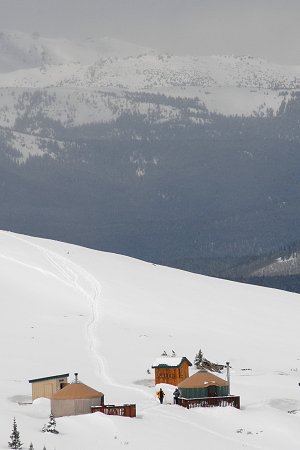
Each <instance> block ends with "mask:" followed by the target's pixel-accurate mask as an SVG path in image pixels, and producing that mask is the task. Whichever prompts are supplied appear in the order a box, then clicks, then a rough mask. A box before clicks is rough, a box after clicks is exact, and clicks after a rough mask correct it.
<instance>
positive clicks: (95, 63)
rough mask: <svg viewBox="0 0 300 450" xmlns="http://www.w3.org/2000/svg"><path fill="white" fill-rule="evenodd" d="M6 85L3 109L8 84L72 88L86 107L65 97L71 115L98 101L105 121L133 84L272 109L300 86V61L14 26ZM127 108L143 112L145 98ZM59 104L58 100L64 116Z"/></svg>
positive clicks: (7, 48) (240, 107) (1, 64)
mask: <svg viewBox="0 0 300 450" xmlns="http://www.w3.org/2000/svg"><path fill="white" fill-rule="evenodd" d="M0 87H1V101H0V107H1V109H2V111H3V110H6V109H7V108H8V109H9V110H10V111H11V109H12V105H11V104H10V103H11V101H10V100H9V99H7V89H8V88H11V89H10V90H9V92H10V94H11V95H13V96H15V95H16V96H17V97H18V95H19V93H18V90H17V91H16V88H18V89H22V90H23V89H26V90H29V91H30V90H32V89H43V90H48V89H50V88H51V89H52V90H53V89H55V91H56V93H57V96H58V97H59V98H60V99H61V98H62V96H64V95H65V94H64V93H65V91H66V90H69V94H70V93H71V97H73V94H74V95H75V97H80V98H81V99H82V101H81V102H82V103H83V106H82V108H80V107H79V106H78V104H76V98H75V100H74V102H73V101H72V98H71V99H68V101H67V99H66V98H65V99H64V107H65V109H66V110H67V113H66V115H68V114H69V115H70V114H71V115H72V112H73V111H74V110H76V111H78V112H77V113H76V115H77V116H82V115H85V116H86V115H88V116H89V119H87V118H86V117H85V119H84V120H89V121H91V122H92V121H94V120H95V119H96V117H95V114H94V113H93V108H96V109H97V111H98V121H103V120H106V119H107V118H111V117H114V118H115V117H117V116H118V114H120V110H122V104H123V103H124V101H126V99H125V98H124V97H125V94H126V93H128V91H129V92H147V93H155V94H158V93H159V94H164V95H167V96H171V97H182V98H185V97H188V98H198V99H199V100H200V101H201V102H202V103H204V104H205V105H206V106H207V108H208V110H209V111H216V112H220V113H223V114H240V115H241V114H244V115H251V114H266V113H267V112H268V111H270V110H272V111H273V112H274V113H276V112H277V111H278V109H279V107H280V105H281V103H282V101H283V100H284V99H285V100H286V99H287V98H288V92H287V91H290V90H294V89H298V88H299V87H300V66H280V65H277V64H272V63H268V62H266V61H264V60H262V59H257V58H251V57H248V56H211V57H192V56H173V55H161V54H159V53H157V52H155V51H153V50H149V49H147V48H144V47H139V46H137V45H133V44H128V43H125V42H122V41H117V40H113V39H109V38H104V39H92V38H89V39H86V40H83V41H80V42H77V41H70V40H67V39H50V38H42V37H41V36H39V35H38V34H37V33H34V34H32V35H28V34H24V33H19V32H18V33H17V32H15V33H1V35H0ZM70 90H71V91H70ZM283 91H284V92H283ZM61 92H63V93H62V94H61ZM75 92H76V94H75ZM116 93H117V96H118V97H119V98H120V101H119V104H117V105H116V103H115V102H114V96H115V95H116ZM99 95H100V96H101V97H103V96H105V97H109V98H110V99H112V102H113V106H112V107H110V105H108V102H106V104H103V101H100V103H99V101H98V100H97V98H99ZM91 97H92V99H93V100H92V101H91ZM15 107H16V108H17V105H15ZM81 109H83V110H88V113H87V114H84V113H82V112H81V111H80V110H81ZM128 109H129V110H130V111H133V110H138V111H142V109H141V108H140V105H139V103H138V102H137V103H135V104H134V105H133V106H132V105H130V107H129V108H128ZM60 110H61V107H60V101H58V104H57V109H56V110H55V113H57V115H58V117H60ZM16 114H19V111H18V109H17V111H16V112H15V115H16ZM13 115H14V114H13ZM166 118H167V119H170V117H169V115H168V113H167V114H164V113H162V116H161V119H162V120H166ZM9 120H10V119H9V118H8V121H9ZM62 120H63V118H62ZM2 123H3V121H1V124H2Z"/></svg>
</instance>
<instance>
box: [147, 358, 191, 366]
mask: <svg viewBox="0 0 300 450" xmlns="http://www.w3.org/2000/svg"><path fill="white" fill-rule="evenodd" d="M183 361H187V362H188V364H189V365H190V366H191V365H192V363H191V362H190V361H189V360H188V359H187V358H186V357H185V356H160V357H159V358H157V359H156V360H155V361H154V363H153V364H152V368H155V367H179V366H180V365H181V364H182V363H183Z"/></svg>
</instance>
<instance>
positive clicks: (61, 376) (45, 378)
mask: <svg viewBox="0 0 300 450" xmlns="http://www.w3.org/2000/svg"><path fill="white" fill-rule="evenodd" d="M68 376H69V374H68V373H63V374H62V375H53V376H52V377H44V378H33V379H32V380H28V381H29V383H35V382H37V381H44V380H54V379H55V378H66V377H68Z"/></svg>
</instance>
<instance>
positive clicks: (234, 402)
mask: <svg viewBox="0 0 300 450" xmlns="http://www.w3.org/2000/svg"><path fill="white" fill-rule="evenodd" d="M178 405H180V406H183V407H184V408H187V409H190V408H198V407H202V408H212V407H214V406H233V407H234V408H237V409H240V407H241V403H240V397H237V396H236V395H227V396H225V397H203V398H179V399H178Z"/></svg>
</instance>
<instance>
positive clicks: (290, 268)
mask: <svg viewBox="0 0 300 450" xmlns="http://www.w3.org/2000/svg"><path fill="white" fill-rule="evenodd" d="M299 274H300V254H299V253H298V252H295V253H294V254H292V255H291V256H290V257H288V258H286V257H284V258H281V257H279V258H276V259H275V260H274V261H272V262H271V263H270V264H268V265H266V266H265V267H263V268H261V269H259V270H256V271H255V272H253V273H252V274H251V275H252V276H258V277H268V276H269V277H276V276H289V275H299Z"/></svg>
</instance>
